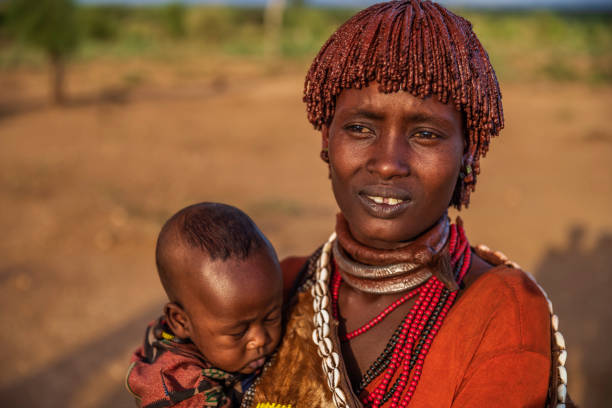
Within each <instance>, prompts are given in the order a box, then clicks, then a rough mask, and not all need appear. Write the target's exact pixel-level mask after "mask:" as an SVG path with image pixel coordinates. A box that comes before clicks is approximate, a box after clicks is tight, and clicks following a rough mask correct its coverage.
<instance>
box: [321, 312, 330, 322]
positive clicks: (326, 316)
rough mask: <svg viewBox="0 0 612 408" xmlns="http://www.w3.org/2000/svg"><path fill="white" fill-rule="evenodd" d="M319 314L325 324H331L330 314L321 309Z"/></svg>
mask: <svg viewBox="0 0 612 408" xmlns="http://www.w3.org/2000/svg"><path fill="white" fill-rule="evenodd" d="M319 314H320V315H321V318H322V319H323V323H324V324H329V312H328V311H327V310H325V309H321V310H319Z"/></svg>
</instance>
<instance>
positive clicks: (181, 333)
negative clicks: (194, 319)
mask: <svg viewBox="0 0 612 408" xmlns="http://www.w3.org/2000/svg"><path fill="white" fill-rule="evenodd" d="M164 314H165V315H166V321H167V323H168V326H170V330H172V333H174V335H175V336H176V337H179V338H181V339H187V338H189V337H190V334H191V330H190V329H191V325H190V324H189V316H187V313H185V311H184V310H183V308H182V307H181V306H180V305H179V304H178V303H174V302H170V303H166V306H165V307H164Z"/></svg>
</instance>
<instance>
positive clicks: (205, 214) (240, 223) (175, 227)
mask: <svg viewBox="0 0 612 408" xmlns="http://www.w3.org/2000/svg"><path fill="white" fill-rule="evenodd" d="M177 245H183V246H186V247H187V248H191V249H194V250H198V251H201V252H202V253H203V254H204V255H205V256H206V257H207V258H208V259H209V260H210V261H215V260H218V259H220V260H222V261H225V260H227V259H228V258H233V259H246V258H247V257H248V256H249V255H250V254H252V253H253V252H255V251H257V250H259V249H262V248H266V247H269V246H270V244H269V242H268V241H267V239H266V238H265V236H264V235H263V234H262V232H261V231H260V230H259V228H257V226H256V225H255V223H254V222H253V220H251V218H250V217H249V216H248V215H246V214H245V213H244V212H242V211H240V210H239V209H238V208H236V207H232V206H231V205H227V204H221V203H211V202H203V203H199V204H194V205H191V206H189V207H186V208H183V209H182V210H180V211H179V212H177V213H176V214H174V215H173V216H172V217H170V219H169V220H168V221H166V223H165V224H164V226H163V227H162V229H161V231H160V233H159V236H158V238H157V247H156V250H155V261H156V265H157V272H158V274H159V278H160V280H161V283H162V285H163V287H164V289H165V290H166V293H167V294H168V297H169V298H170V299H171V300H173V301H174V300H176V287H177V285H176V283H175V282H173V280H174V279H176V277H175V276H173V275H174V273H173V270H172V265H171V264H170V263H171V254H170V248H173V247H176V246H177Z"/></svg>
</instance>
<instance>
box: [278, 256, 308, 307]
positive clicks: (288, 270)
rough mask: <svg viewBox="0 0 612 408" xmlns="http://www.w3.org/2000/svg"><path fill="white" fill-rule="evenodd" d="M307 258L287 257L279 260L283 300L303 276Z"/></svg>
mask: <svg viewBox="0 0 612 408" xmlns="http://www.w3.org/2000/svg"><path fill="white" fill-rule="evenodd" d="M308 258H309V257H308V256H289V257H286V258H284V259H283V260H281V262H280V267H281V271H282V272H283V294H284V297H285V299H287V298H288V296H290V294H291V292H292V290H293V289H294V288H295V285H296V282H297V281H298V280H300V278H301V277H302V276H303V274H302V273H301V272H303V271H304V268H305V267H306V263H307V261H308Z"/></svg>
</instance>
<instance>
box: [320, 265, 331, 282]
mask: <svg viewBox="0 0 612 408" xmlns="http://www.w3.org/2000/svg"><path fill="white" fill-rule="evenodd" d="M327 278H329V271H328V270H327V268H322V269H321V271H320V272H319V280H321V281H325V282H327Z"/></svg>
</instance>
